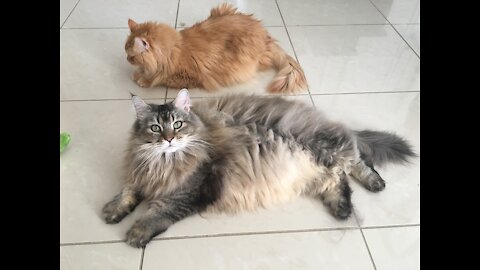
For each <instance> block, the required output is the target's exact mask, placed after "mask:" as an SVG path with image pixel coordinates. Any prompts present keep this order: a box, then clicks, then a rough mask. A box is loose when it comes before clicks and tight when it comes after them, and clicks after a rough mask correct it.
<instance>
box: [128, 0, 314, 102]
mask: <svg viewBox="0 0 480 270" xmlns="http://www.w3.org/2000/svg"><path fill="white" fill-rule="evenodd" d="M128 26H129V28H130V31H131V33H130V35H129V37H128V39H127V41H126V44H125V51H126V52H127V55H128V56H127V60H128V61H129V62H130V63H131V64H133V65H134V66H138V70H137V71H136V72H135V73H134V74H133V79H134V80H135V81H136V82H137V84H138V85H140V86H141V87H152V86H156V85H164V86H167V87H171V88H178V89H180V88H197V87H198V88H203V89H205V90H207V91H214V90H216V89H218V88H220V87H228V86H232V85H235V84H239V83H243V82H246V81H248V80H249V79H251V78H253V77H254V76H255V74H256V72H257V71H258V70H266V69H270V68H273V69H275V70H277V74H276V76H275V77H274V78H273V80H272V82H271V83H270V84H269V85H268V87H267V91H268V92H272V93H281V92H283V93H287V92H297V91H299V90H304V89H306V87H307V82H306V79H305V75H304V73H303V70H302V68H301V67H300V65H299V64H298V63H297V62H296V61H295V59H293V58H292V57H291V56H289V55H287V54H286V53H285V51H284V50H283V49H282V48H280V46H279V45H278V44H277V41H276V40H275V39H273V38H272V37H271V36H270V35H269V33H268V31H267V30H266V29H265V28H264V27H263V26H262V24H261V22H260V21H259V20H256V19H254V18H253V16H252V15H247V14H243V13H240V12H237V9H236V8H234V7H232V6H230V5H228V4H222V5H220V6H218V7H216V8H213V9H212V10H211V12H210V16H209V17H208V18H207V19H206V20H205V21H203V22H200V23H196V24H195V25H193V26H192V27H189V28H186V29H184V30H181V31H179V32H177V31H176V30H175V29H174V28H172V27H170V26H168V25H165V24H159V23H154V22H145V23H136V22H134V21H133V20H131V19H129V21H128Z"/></svg>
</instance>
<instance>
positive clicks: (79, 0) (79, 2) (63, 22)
mask: <svg viewBox="0 0 480 270" xmlns="http://www.w3.org/2000/svg"><path fill="white" fill-rule="evenodd" d="M78 3H80V0H78V1H77V3H76V4H75V6H74V7H73V8H72V10H71V11H70V13H68V16H67V18H65V21H63V23H62V26H60V30H61V29H62V28H63V26H64V25H65V23H66V22H67V20H68V18H70V15H72V13H73V11H74V10H75V8H76V7H77V5H78Z"/></svg>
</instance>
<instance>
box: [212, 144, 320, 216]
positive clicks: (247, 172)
mask: <svg viewBox="0 0 480 270" xmlns="http://www.w3.org/2000/svg"><path fill="white" fill-rule="evenodd" d="M326 170H327V169H326V168H325V167H323V166H318V165H317V164H316V163H315V162H314V160H313V158H312V155H311V153H310V152H308V151H306V150H302V149H301V147H300V146H297V145H293V147H292V144H290V145H289V144H288V143H285V142H282V141H281V140H280V139H277V140H275V141H272V142H271V144H270V146H265V145H261V144H259V145H252V146H250V147H249V148H248V149H246V150H245V152H244V153H241V154H238V156H237V158H236V159H235V160H231V161H230V162H229V164H228V170H226V171H225V177H224V179H223V180H224V181H223V190H222V195H221V197H220V198H219V199H218V200H217V202H216V203H215V204H213V205H211V206H210V207H209V209H208V210H210V211H214V212H227V213H228V212H230V213H234V212H238V211H251V210H255V209H256V208H258V207H268V206H270V205H272V204H275V203H279V202H284V201H289V200H291V199H293V198H295V197H297V196H299V195H300V194H302V193H303V192H304V191H305V189H306V188H307V187H308V186H309V185H310V184H311V183H312V182H313V181H316V180H318V179H319V177H320V176H321V175H322V174H323V173H324V172H325V171H326Z"/></svg>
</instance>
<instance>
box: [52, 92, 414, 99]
mask: <svg viewBox="0 0 480 270" xmlns="http://www.w3.org/2000/svg"><path fill="white" fill-rule="evenodd" d="M402 93H420V90H408V91H384V92H382V91H378V92H356V93H354V92H343V93H324V94H315V93H313V94H311V93H305V94H295V95H284V97H292V96H307V95H308V96H335V95H337V96H340V95H366V94H402ZM267 96H268V95H267ZM272 96H273V95H272ZM213 97H214V96H198V97H197V96H195V97H193V96H192V97H191V98H213ZM144 99H145V100H152V99H164V101H165V102H166V101H167V99H169V97H168V92H167V91H165V96H164V97H152V98H144ZM172 99H173V98H172ZM122 100H130V98H105V99H64V100H60V102H76V101H79V102H83V101H122Z"/></svg>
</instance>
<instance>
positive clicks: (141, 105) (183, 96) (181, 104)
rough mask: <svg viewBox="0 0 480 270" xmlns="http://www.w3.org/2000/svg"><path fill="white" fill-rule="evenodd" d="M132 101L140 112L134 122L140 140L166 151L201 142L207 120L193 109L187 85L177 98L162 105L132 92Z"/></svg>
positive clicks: (137, 137) (134, 128)
mask: <svg viewBox="0 0 480 270" xmlns="http://www.w3.org/2000/svg"><path fill="white" fill-rule="evenodd" d="M132 102H133V105H134V107H135V111H136V113H137V119H136V121H135V123H134V125H133V136H134V138H135V139H136V141H137V142H139V143H141V144H144V145H149V146H153V147H155V148H156V149H157V150H158V151H159V152H165V153H172V152H176V151H182V150H183V149H185V148H186V147H189V146H193V144H196V143H197V144H198V142H199V139H200V134H201V133H202V132H204V124H203V123H202V121H201V120H200V119H199V118H198V117H197V116H196V115H195V114H194V113H193V112H191V111H190V106H191V105H190V96H189V94H188V91H187V90H186V89H183V90H181V91H180V92H179V93H178V95H177V98H176V99H175V100H174V101H172V102H169V103H166V104H163V105H155V104H147V103H145V102H144V101H143V100H142V99H141V98H140V97H138V96H132Z"/></svg>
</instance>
